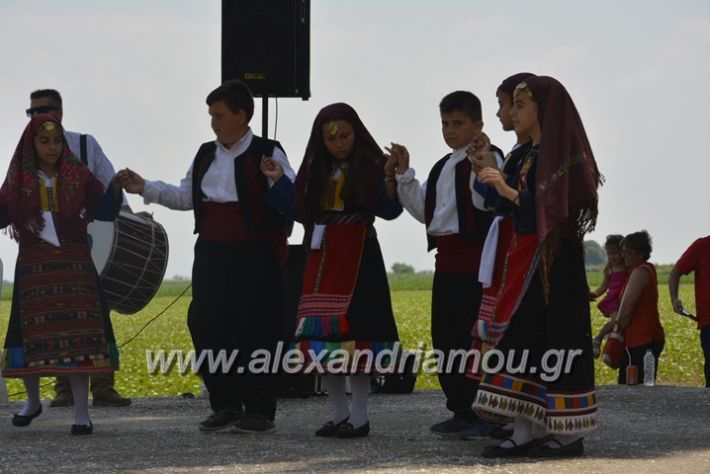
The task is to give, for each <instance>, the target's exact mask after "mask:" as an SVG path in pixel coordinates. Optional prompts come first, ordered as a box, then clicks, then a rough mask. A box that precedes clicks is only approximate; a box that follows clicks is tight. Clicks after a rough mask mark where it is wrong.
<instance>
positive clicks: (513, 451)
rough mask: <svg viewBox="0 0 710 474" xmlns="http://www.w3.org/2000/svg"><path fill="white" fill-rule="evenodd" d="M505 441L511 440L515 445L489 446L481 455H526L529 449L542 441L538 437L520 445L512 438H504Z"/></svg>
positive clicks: (497, 456) (490, 456)
mask: <svg viewBox="0 0 710 474" xmlns="http://www.w3.org/2000/svg"><path fill="white" fill-rule="evenodd" d="M505 441H510V443H512V445H513V446H509V447H503V446H501V445H500V444H499V445H495V446H488V447H487V448H486V449H484V450H483V452H482V453H481V456H483V457H484V458H508V457H515V456H525V455H527V454H528V450H530V449H531V448H533V447H535V446H537V445H538V443H539V442H540V440H538V439H533V440H530V441H528V442H527V443H523V444H520V445H519V444H517V443H516V442H515V441H513V440H512V439H511V438H508V439H505V440H503V442H505ZM501 444H503V443H501Z"/></svg>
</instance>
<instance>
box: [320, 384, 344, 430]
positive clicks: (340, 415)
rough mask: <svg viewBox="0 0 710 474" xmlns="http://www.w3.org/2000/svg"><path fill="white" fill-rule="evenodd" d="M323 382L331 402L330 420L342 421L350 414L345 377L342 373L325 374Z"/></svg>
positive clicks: (334, 421)
mask: <svg viewBox="0 0 710 474" xmlns="http://www.w3.org/2000/svg"><path fill="white" fill-rule="evenodd" d="M323 384H324V385H325V389H326V390H327V391H328V401H329V402H330V408H331V416H330V421H332V422H333V423H340V422H341V421H343V420H344V419H346V418H347V417H349V416H350V410H348V403H347V401H346V400H345V377H344V376H340V375H325V376H324V377H323Z"/></svg>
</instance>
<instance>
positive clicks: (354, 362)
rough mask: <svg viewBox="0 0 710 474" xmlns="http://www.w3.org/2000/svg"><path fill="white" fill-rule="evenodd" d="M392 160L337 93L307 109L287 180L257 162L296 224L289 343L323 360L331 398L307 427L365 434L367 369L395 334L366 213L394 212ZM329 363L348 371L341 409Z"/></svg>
mask: <svg viewBox="0 0 710 474" xmlns="http://www.w3.org/2000/svg"><path fill="white" fill-rule="evenodd" d="M394 166H395V163H394V160H385V157H384V155H383V153H382V151H381V150H380V148H379V147H378V146H377V143H376V142H375V140H374V139H373V138H372V136H371V135H370V133H369V132H368V131H367V129H366V128H365V126H364V125H363V123H362V121H361V120H360V118H359V117H358V115H357V113H356V112H355V110H354V109H353V108H352V107H350V106H349V105H347V104H342V103H338V104H332V105H329V106H327V107H325V108H323V109H322V110H321V111H320V112H319V113H318V115H317V116H316V119H315V121H314V123H313V129H312V131H311V137H310V139H309V141H308V146H307V148H306V154H305V157H304V159H303V163H302V164H301V168H300V169H299V171H298V175H297V177H296V182H295V184H294V185H293V186H292V185H291V182H290V181H289V180H287V179H284V178H283V177H282V170H281V168H280V166H279V165H278V163H276V162H274V161H273V160H268V159H265V160H264V162H263V164H262V171H263V172H264V174H266V175H267V176H268V177H270V178H271V179H272V180H274V181H275V183H274V186H273V187H272V189H271V192H270V198H271V199H274V200H275V202H277V203H278V206H279V208H281V209H282V210H283V212H284V213H286V214H288V215H290V216H291V217H293V218H294V219H296V220H298V221H300V222H302V223H303V224H304V227H305V229H306V232H305V239H304V242H305V244H306V245H308V248H309V252H308V259H307V261H306V269H305V273H304V283H303V294H302V296H301V301H300V304H299V309H298V316H297V322H296V323H297V324H296V326H297V329H296V335H295V341H296V343H295V344H296V348H298V349H299V350H300V351H301V352H302V354H303V357H304V359H305V361H306V364H309V363H310V362H311V361H318V363H319V364H320V367H322V368H324V369H325V372H326V375H325V377H324V383H325V387H326V389H327V391H328V398H329V400H330V403H331V407H332V414H331V417H330V420H329V421H328V422H327V423H326V424H324V425H323V426H322V427H321V428H320V429H318V430H317V431H316V436H337V437H341V438H351V437H358V436H367V434H368V433H369V431H370V424H369V421H368V416H367V398H368V393H369V391H370V374H371V373H372V372H375V371H376V369H377V368H378V367H376V365H379V366H380V367H382V366H383V365H385V366H386V365H387V363H389V362H393V361H392V358H390V357H383V356H387V355H388V354H391V351H392V348H393V347H394V343H395V341H397V340H398V335H397V326H396V324H395V321H394V316H393V314H392V304H391V301H390V293H389V286H388V283H387V275H386V270H385V266H384V261H383V259H382V252H381V250H380V245H379V242H378V241H377V236H376V233H375V228H374V227H373V223H374V221H375V217H376V216H377V217H381V218H384V219H394V218H396V217H397V216H398V215H399V214H400V213H401V212H402V207H401V206H400V204H399V202H398V200H397V193H396V188H395V181H394V177H393V175H394ZM383 351H386V352H383ZM368 355H369V357H367V356H368ZM378 356H380V357H378ZM378 360H379V362H380V363H379V364H376V362H377V361H378ZM331 364H332V365H331ZM336 366H337V367H340V368H346V370H345V371H341V370H334V368H335V367H336ZM338 373H340V374H344V373H348V374H349V375H350V387H351V391H352V407H351V408H350V409H348V406H347V403H346V400H345V377H344V376H343V375H337V374H338Z"/></svg>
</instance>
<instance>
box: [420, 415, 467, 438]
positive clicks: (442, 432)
mask: <svg viewBox="0 0 710 474" xmlns="http://www.w3.org/2000/svg"><path fill="white" fill-rule="evenodd" d="M474 423H475V422H472V423H469V422H467V421H464V420H462V419H461V418H457V417H455V416H454V417H453V418H449V419H448V420H446V421H442V422H441V423H437V424H435V425H432V427H431V428H430V429H431V432H432V433H434V434H437V435H439V436H443V437H445V438H458V437H459V436H460V435H461V433H462V432H463V431H464V430H466V429H468V428H471V427H472V426H473V425H474Z"/></svg>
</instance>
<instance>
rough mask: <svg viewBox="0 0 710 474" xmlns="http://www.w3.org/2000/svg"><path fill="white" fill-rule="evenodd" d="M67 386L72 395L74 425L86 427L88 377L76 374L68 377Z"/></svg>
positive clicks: (87, 419) (87, 417) (87, 415)
mask: <svg viewBox="0 0 710 474" xmlns="http://www.w3.org/2000/svg"><path fill="white" fill-rule="evenodd" d="M69 384H70V385H71V391H72V393H73V394H74V424H75V425H88V424H89V422H90V421H91V420H90V418H89V376H88V375H85V374H77V375H70V376H69Z"/></svg>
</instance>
